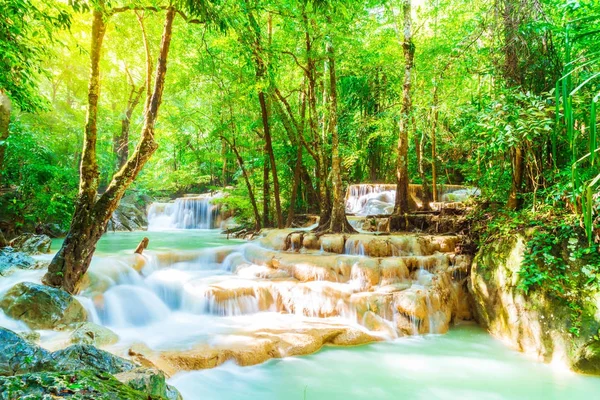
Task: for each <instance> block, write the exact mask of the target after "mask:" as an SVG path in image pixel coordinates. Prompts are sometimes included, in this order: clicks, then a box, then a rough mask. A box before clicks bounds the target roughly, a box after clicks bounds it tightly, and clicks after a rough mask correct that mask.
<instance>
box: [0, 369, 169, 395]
mask: <svg viewBox="0 0 600 400" xmlns="http://www.w3.org/2000/svg"><path fill="white" fill-rule="evenodd" d="M0 388H2V390H1V391H0V400H13V399H63V398H67V399H74V400H75V399H78V400H80V399H86V400H92V399H93V400H115V399H119V400H151V399H152V400H159V399H164V398H161V397H157V396H150V395H148V394H147V393H144V392H141V391H138V390H135V389H133V388H131V387H129V386H127V385H126V384H124V383H121V382H119V381H118V380H117V379H115V378H114V377H113V376H111V375H110V374H107V373H102V372H97V371H92V370H79V371H71V372H62V371H61V372H35V373H27V374H23V375H16V376H8V377H0Z"/></svg>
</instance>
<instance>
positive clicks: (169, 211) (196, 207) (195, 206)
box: [148, 195, 218, 231]
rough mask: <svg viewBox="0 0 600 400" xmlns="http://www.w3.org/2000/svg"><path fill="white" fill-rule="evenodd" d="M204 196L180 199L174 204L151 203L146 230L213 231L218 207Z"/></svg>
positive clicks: (209, 198) (210, 198)
mask: <svg viewBox="0 0 600 400" xmlns="http://www.w3.org/2000/svg"><path fill="white" fill-rule="evenodd" d="M213 198H214V197H209V196H206V195H201V196H193V197H192V196H189V197H181V198H178V199H176V200H175V202H174V203H152V204H151V205H150V208H149V209H148V230H149V231H164V230H171V229H213V228H216V223H215V221H216V217H217V214H218V207H217V206H216V205H214V204H212V199H213Z"/></svg>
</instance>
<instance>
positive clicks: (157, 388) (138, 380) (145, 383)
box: [115, 368, 182, 400]
mask: <svg viewBox="0 0 600 400" xmlns="http://www.w3.org/2000/svg"><path fill="white" fill-rule="evenodd" d="M115 378H117V379H118V380H119V381H121V382H123V383H125V384H126V385H128V386H130V387H131V388H133V389H135V390H139V391H141V392H144V393H148V394H149V395H151V396H159V397H163V398H166V399H169V400H181V399H182V397H181V394H180V393H179V391H178V390H177V389H175V388H174V387H172V386H170V385H167V382H166V379H165V374H164V373H163V372H162V371H160V370H158V369H154V368H136V369H134V370H132V371H128V372H122V373H120V374H117V375H115Z"/></svg>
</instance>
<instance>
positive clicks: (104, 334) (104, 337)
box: [69, 322, 119, 346]
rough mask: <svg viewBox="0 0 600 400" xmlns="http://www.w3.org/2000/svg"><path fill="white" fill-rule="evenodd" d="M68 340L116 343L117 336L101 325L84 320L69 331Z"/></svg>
mask: <svg viewBox="0 0 600 400" xmlns="http://www.w3.org/2000/svg"><path fill="white" fill-rule="evenodd" d="M69 340H70V341H71V343H77V344H93V345H95V346H104V345H110V344H115V343H117V342H118V341H119V336H118V335H117V334H116V333H114V332H113V331H111V330H110V329H108V328H105V327H103V326H101V325H98V324H94V323H92V322H84V323H82V324H79V325H78V326H77V328H76V329H75V330H74V331H73V332H72V333H71V335H70V336H69Z"/></svg>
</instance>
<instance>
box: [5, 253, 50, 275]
mask: <svg viewBox="0 0 600 400" xmlns="http://www.w3.org/2000/svg"><path fill="white" fill-rule="evenodd" d="M42 266H43V263H40V262H38V261H36V260H34V259H33V258H31V257H30V256H28V255H27V254H25V253H22V252H20V251H15V250H14V249H13V248H12V247H5V248H3V249H0V276H9V275H10V274H12V273H13V272H14V271H15V269H17V268H19V269H38V268H41V267H42Z"/></svg>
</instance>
